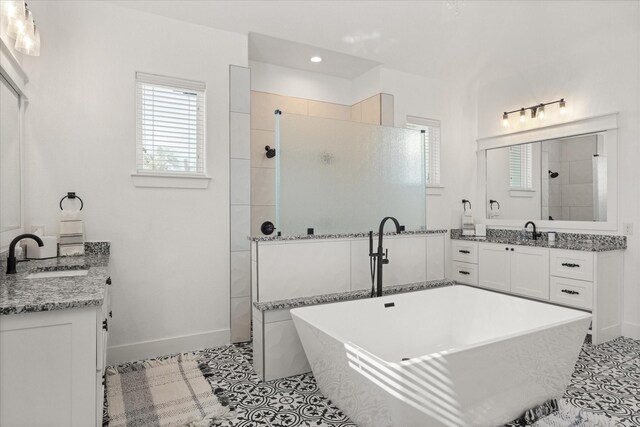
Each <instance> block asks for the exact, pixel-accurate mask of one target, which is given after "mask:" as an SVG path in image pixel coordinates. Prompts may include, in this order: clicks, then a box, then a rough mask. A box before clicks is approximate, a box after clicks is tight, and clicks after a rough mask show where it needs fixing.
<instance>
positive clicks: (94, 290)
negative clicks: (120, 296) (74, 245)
mask: <svg viewBox="0 0 640 427" xmlns="http://www.w3.org/2000/svg"><path fill="white" fill-rule="evenodd" d="M108 266H109V254H108V253H102V254H91V255H90V254H86V255H84V256H70V257H59V258H52V259H46V260H31V261H25V262H19V263H18V267H17V270H18V273H17V274H5V268H6V264H5V262H3V263H2V272H1V273H0V315H8V314H20V313H31V312H37V311H50V310H63V309H67V308H76V307H87V306H99V305H102V302H103V300H104V295H105V287H106V286H107V285H106V281H107V278H108V277H109V273H108ZM84 269H88V270H89V271H88V273H87V275H86V276H75V277H49V278H41V279H27V278H26V277H27V276H28V275H29V274H30V273H33V272H39V271H55V270H84Z"/></svg>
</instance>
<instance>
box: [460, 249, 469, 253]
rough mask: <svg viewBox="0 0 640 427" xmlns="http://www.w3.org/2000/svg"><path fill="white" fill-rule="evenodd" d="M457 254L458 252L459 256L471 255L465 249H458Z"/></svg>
mask: <svg viewBox="0 0 640 427" xmlns="http://www.w3.org/2000/svg"><path fill="white" fill-rule="evenodd" d="M458 252H460V253H461V254H470V253H471V252H469V251H468V250H466V249H460V250H459V251H458Z"/></svg>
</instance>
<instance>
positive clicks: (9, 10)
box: [3, 1, 33, 39]
mask: <svg viewBox="0 0 640 427" xmlns="http://www.w3.org/2000/svg"><path fill="white" fill-rule="evenodd" d="M9 3H13V4H12V5H10V6H5V8H4V9H3V13H4V14H5V16H7V18H8V20H9V25H7V35H8V36H9V37H11V38H12V39H17V38H18V36H19V35H20V34H22V33H24V32H25V31H26V30H27V26H28V25H29V22H30V20H31V22H33V17H32V15H31V12H29V11H27V10H26V8H25V6H24V3H22V2H18V1H14V2H9Z"/></svg>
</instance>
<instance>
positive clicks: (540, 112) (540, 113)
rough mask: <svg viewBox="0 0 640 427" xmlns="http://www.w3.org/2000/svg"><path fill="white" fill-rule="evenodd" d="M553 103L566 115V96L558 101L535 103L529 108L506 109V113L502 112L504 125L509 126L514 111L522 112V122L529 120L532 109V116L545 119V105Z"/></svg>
mask: <svg viewBox="0 0 640 427" xmlns="http://www.w3.org/2000/svg"><path fill="white" fill-rule="evenodd" d="M552 104H558V106H559V107H560V114H561V115H565V114H566V112H567V102H566V101H565V100H564V98H562V99H559V100H557V101H553V102H543V103H540V104H538V105H534V106H531V107H527V108H520V109H518V110H513V111H505V112H504V113H502V126H504V127H508V126H509V114H513V113H520V123H524V122H525V121H526V120H527V110H530V111H531V118H532V119H535V118H538V119H540V120H542V119H544V117H545V116H546V114H547V113H546V110H545V108H544V107H545V106H547V105H552Z"/></svg>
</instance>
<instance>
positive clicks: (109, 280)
mask: <svg viewBox="0 0 640 427" xmlns="http://www.w3.org/2000/svg"><path fill="white" fill-rule="evenodd" d="M107 285H111V277H107Z"/></svg>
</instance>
